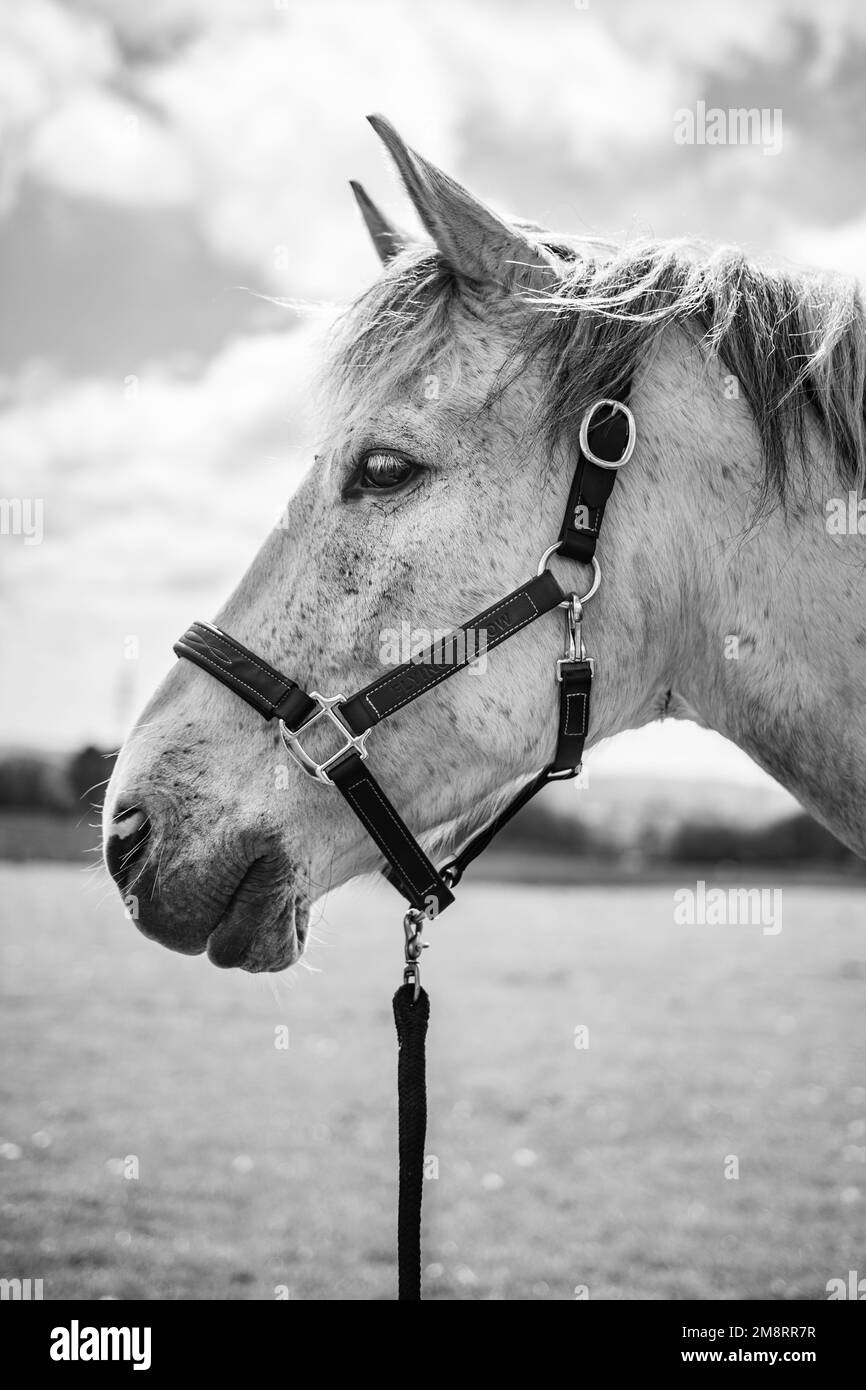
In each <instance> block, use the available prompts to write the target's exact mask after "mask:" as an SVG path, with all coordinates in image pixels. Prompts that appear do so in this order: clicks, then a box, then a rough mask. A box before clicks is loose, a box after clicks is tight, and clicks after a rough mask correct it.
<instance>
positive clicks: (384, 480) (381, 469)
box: [357, 450, 415, 492]
mask: <svg viewBox="0 0 866 1390" xmlns="http://www.w3.org/2000/svg"><path fill="white" fill-rule="evenodd" d="M414 472H415V464H414V463H412V462H411V461H410V460H409V459H407V458H404V457H403V455H402V454H392V453H386V452H385V451H384V450H380V451H377V452H376V453H372V454H368V455H367V457H366V458H365V459H364V460H363V461H362V463H361V468H360V472H359V474H358V482H357V486H358V487H359V488H364V489H367V490H369V491H371V492H372V491H376V492H383V491H386V490H387V489H388V488H397V487H401V486H402V484H403V483H406V482H408V481H409V479H410V478H411V477H412V475H413V473H414Z"/></svg>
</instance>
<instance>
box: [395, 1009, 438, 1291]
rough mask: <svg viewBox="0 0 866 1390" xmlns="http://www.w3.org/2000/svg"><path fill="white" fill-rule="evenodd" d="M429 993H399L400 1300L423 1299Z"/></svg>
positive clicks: (398, 1283) (398, 1265) (398, 1261)
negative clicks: (423, 1215)
mask: <svg viewBox="0 0 866 1390" xmlns="http://www.w3.org/2000/svg"><path fill="white" fill-rule="evenodd" d="M429 1018H430V1000H429V998H428V996H427V991H426V990H425V989H421V987H420V985H419V987H418V990H417V997H416V990H415V986H414V985H412V984H404V985H401V986H400V988H399V989H398V990H397V992H396V993H395V995H394V1022H395V1024H396V1025H397V1135H398V1148H399V1158H400V1172H399V1197H398V1205H397V1298H398V1300H399V1301H400V1302H401V1303H402V1302H412V1303H417V1302H419V1301H420V1299H421V1193H422V1188H423V1186H424V1141H425V1139H426V1137H427V1059H426V1056H425V1050H424V1046H425V1042H426V1039H427V1023H428V1021H429Z"/></svg>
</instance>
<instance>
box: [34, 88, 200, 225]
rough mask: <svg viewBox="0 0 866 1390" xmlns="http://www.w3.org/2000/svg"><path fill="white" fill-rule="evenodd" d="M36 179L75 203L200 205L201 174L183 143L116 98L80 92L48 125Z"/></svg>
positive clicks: (37, 142) (38, 134)
mask: <svg viewBox="0 0 866 1390" xmlns="http://www.w3.org/2000/svg"><path fill="white" fill-rule="evenodd" d="M28 172H29V173H30V174H31V176H32V177H33V178H35V179H38V180H41V181H42V182H44V183H48V184H51V185H52V186H53V187H54V188H57V189H60V190H61V191H63V192H64V193H68V194H71V195H73V196H75V197H79V198H81V197H85V198H100V199H103V200H105V201H106V202H119V203H127V204H133V205H135V204H145V205H148V206H155V205H160V204H163V205H169V206H171V205H177V204H181V205H182V204H184V203H192V202H193V201H194V196H195V186H196V180H195V171H194V169H193V167H192V164H191V161H190V160H189V158H188V157H187V154H186V152H185V150H184V148H183V145H182V144H181V142H180V141H179V140H178V139H177V137H176V136H175V135H174V134H173V133H172V132H171V131H170V130H169V129H168V128H167V127H166V126H164V125H161V124H160V123H159V122H157V121H156V120H154V119H153V118H152V117H151V116H148V115H147V114H146V113H144V112H143V111H141V110H139V109H137V108H136V107H135V106H134V105H132V104H131V103H130V102H128V101H124V100H122V99H121V98H119V97H117V96H115V95H114V94H113V93H109V92H103V91H99V90H97V89H91V90H85V91H78V92H75V93H73V94H72V95H71V96H70V97H69V98H68V99H67V100H66V101H64V102H63V103H62V104H61V105H60V106H59V107H58V109H57V110H55V111H52V112H51V113H50V114H49V115H47V116H46V117H45V119H44V120H43V121H42V122H41V124H40V125H39V127H38V129H37V130H36V131H35V132H34V134H33V137H32V139H31V142H30V150H29V158H28Z"/></svg>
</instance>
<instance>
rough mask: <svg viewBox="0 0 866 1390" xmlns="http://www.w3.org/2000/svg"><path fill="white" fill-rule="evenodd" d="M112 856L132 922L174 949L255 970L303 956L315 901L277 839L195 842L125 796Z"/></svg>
mask: <svg viewBox="0 0 866 1390" xmlns="http://www.w3.org/2000/svg"><path fill="white" fill-rule="evenodd" d="M191 838H192V841H193V842H192V844H191V843H190V840H191ZM178 849H180V853H178V852H177V851H178ZM104 852H105V863H106V866H107V868H108V871H109V873H110V874H111V877H112V878H113V879H114V881H115V883H116V884H117V886H118V888H119V889H120V893H121V896H122V897H123V901H124V906H125V908H126V915H127V917H129V918H131V920H132V921H133V922H134V923H135V925H136V926H137V927H138V929H139V931H140V932H142V934H143V935H144V936H146V937H148V938H149V939H150V940H152V941H158V942H159V943H160V944H161V945H163V946H166V947H168V948H169V950H173V951H179V952H181V953H182V954H184V955H202V954H203V953H205V952H207V956H208V959H209V960H210V961H211V962H212V963H213V964H214V965H217V966H220V967H221V968H223V969H229V968H232V967H237V968H239V969H242V970H247V971H251V972H254V973H255V972H260V971H279V970H285V969H287V968H288V966H290V965H294V964H295V962H296V961H297V960H298V959H299V958H300V956H301V955H302V954H303V950H304V947H305V945H306V939H307V928H308V925H309V905H308V903H307V902H306V900H305V899H304V897H303V896H302V895H301V894H299V893H297V892H296V891H295V882H296V876H295V873H294V871H293V866H292V864H291V862H290V861H289V859H288V856H287V855H286V852H285V850H284V848H283V846H282V844H281V843H280V841H279V840H278V839H276V838H270V839H269V838H265V839H263V838H261V837H256V836H255V835H252V834H243V833H240V834H237V835H234V836H232V837H231V838H230V839H228V838H217V837H214V838H213V842H212V843H208V841H207V840H204V841H203V842H197V841H196V839H195V837H190V832H189V829H188V826H185V827H184V835H183V837H180V836H179V835H178V834H177V832H176V831H175V830H173V829H172V827H171V826H170V825H169V824H166V825H160V820H159V818H158V817H157V816H155V815H154V814H153V813H152V812H150V811H149V810H148V809H147V807H146V806H145V805H144V804H143V803H141V802H140V803H139V804H131V803H130V801H129V799H126V800H122V799H121V800H118V801H115V806H114V810H113V814H110V815H109V813H108V812H106V823H105V835H104Z"/></svg>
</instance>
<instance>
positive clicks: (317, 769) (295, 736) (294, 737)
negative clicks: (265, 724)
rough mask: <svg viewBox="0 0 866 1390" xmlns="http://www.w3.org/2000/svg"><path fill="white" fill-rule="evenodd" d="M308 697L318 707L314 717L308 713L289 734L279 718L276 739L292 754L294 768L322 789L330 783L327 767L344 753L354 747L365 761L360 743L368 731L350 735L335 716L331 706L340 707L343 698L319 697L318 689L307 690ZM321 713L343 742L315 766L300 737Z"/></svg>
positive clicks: (365, 755) (345, 724) (341, 696)
mask: <svg viewBox="0 0 866 1390" xmlns="http://www.w3.org/2000/svg"><path fill="white" fill-rule="evenodd" d="M309 694H310V699H311V700H315V701H316V704H317V705H318V706H319V708H318V709H317V710H316V712H315V714H311V715H310V717H309V719H305V720H304V722H303V724H301V725H300V726H299V727H298V728H297V729H296V730H295V731H294V732H292V730H291V729H289V728H288V727H287V726H286V723H285V721H284V720H282V719H281V720H280V737H281V738H282V740H283V743H284V745H285V748H286V751H287V752H288V753H290V754H291V755H292V757H293V758H294V760H295V762H296V763H297V764H298V766H299V767H301V768H303V770H304V772H306V773H307V775H308V776H309V777H314V778H315V779H316V781H317V782H324V783H325V784H326V786H329V787H332V786H333V785H334V783H333V782H332V780H331V778H330V777H329V776H328V768H329V767H333V765H334V763H335V762H336V761H337V759H338V758H342V756H343V754H344V753H347V752H348V751H349V749H350V748H354V750H355V752H356V753H358V754H359V756H360V757H361V758H366V757H367V756H368V755H367V749H366V748H365V746H364V743H365V740H366V738H367V734H368V733H369V732H370V730H369V729H367V730H365V732H364V733H363V734H353V733H352V730H351V729H350V728H349V726H348V724H347V723H346V722H345V720H343V719H342V718H341V717H340V715H339V714H338V713H337V711H336V710H335V708H334V706H335V705H340V704H342V703H343V702H344V701H345V698H346V697H345V695H320V694H319V692H318V690H311V691H310V692H309ZM323 714H324V715H325V716H326V717H327V718H328V719H329V720H330V721H331V723H332V724H333V725H334V727H335V729H338V730H339V732H340V733H341V734H342V736H343V739H344V740H345V742H344V744H343V747H342V748H338V749H337V751H336V753H332V754H331V756H330V757H329V758H325V760H324V762H321V763H317V762H316V761H315V759H314V758H311V757H310V755H309V753H307V752H306V751H305V750H304V748H302V747H301V739H300V735H301V734H303V733H305V732H306V730H307V729H309V728H310V726H311V725H312V724H315V722H316V720H317V719H321V717H322V715H323Z"/></svg>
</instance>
